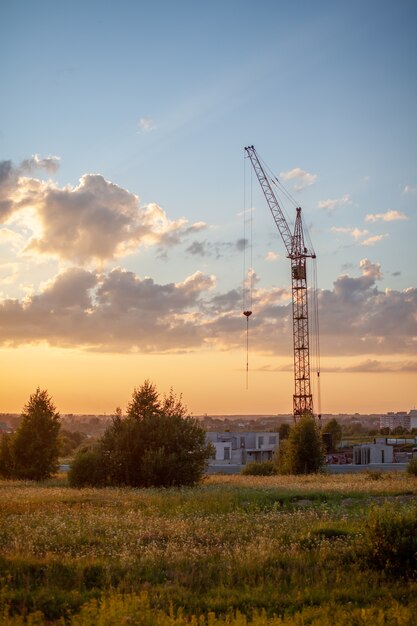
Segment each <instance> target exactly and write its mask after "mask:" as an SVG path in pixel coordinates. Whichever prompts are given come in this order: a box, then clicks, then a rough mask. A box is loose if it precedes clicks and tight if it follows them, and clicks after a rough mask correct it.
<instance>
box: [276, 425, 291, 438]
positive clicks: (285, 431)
mask: <svg viewBox="0 0 417 626" xmlns="http://www.w3.org/2000/svg"><path fill="white" fill-rule="evenodd" d="M278 432H279V440H280V441H284V439H288V437H289V434H290V425H289V424H287V422H284V423H283V424H281V426H280V427H279V430H278Z"/></svg>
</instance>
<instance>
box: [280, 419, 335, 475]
mask: <svg viewBox="0 0 417 626" xmlns="http://www.w3.org/2000/svg"><path fill="white" fill-rule="evenodd" d="M323 458H324V449H323V442H322V438H321V433H320V430H319V428H318V426H317V424H316V422H315V420H314V418H313V417H311V416H310V415H304V416H302V417H301V418H300V420H299V421H298V422H297V424H295V425H294V426H293V427H292V428H291V430H290V434H289V437H288V439H287V440H285V441H284V442H282V444H280V448H279V453H278V467H279V471H280V473H281V474H312V473H315V472H318V470H319V469H320V467H321V466H322V465H323Z"/></svg>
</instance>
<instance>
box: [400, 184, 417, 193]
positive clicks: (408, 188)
mask: <svg viewBox="0 0 417 626" xmlns="http://www.w3.org/2000/svg"><path fill="white" fill-rule="evenodd" d="M403 193H417V187H413V186H412V185H406V186H405V187H404V189H403Z"/></svg>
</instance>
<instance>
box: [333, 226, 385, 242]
mask: <svg viewBox="0 0 417 626" xmlns="http://www.w3.org/2000/svg"><path fill="white" fill-rule="evenodd" d="M330 230H331V231H332V233H343V234H346V235H350V236H351V237H353V239H355V240H356V241H357V242H358V243H360V244H361V245H362V246H373V245H375V244H376V243H378V241H381V240H382V239H385V238H386V237H388V235H387V234H385V235H372V236H371V237H367V235H369V231H367V230H366V229H364V230H361V229H360V228H356V227H355V228H350V227H344V226H332V228H331V229H330ZM364 237H367V238H366V239H364Z"/></svg>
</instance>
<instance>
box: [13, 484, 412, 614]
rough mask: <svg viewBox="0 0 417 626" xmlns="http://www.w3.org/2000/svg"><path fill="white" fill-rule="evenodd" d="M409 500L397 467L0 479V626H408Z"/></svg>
mask: <svg viewBox="0 0 417 626" xmlns="http://www.w3.org/2000/svg"><path fill="white" fill-rule="evenodd" d="M416 496H417V478H416V477H413V476H410V475H408V474H405V473H404V474H401V473H393V474H378V473H375V472H365V473H363V474H356V475H333V476H329V475H318V476H301V477H288V476H286V477H282V476H271V477H248V476H212V477H209V478H206V479H205V480H204V482H203V483H202V484H201V485H200V486H198V487H195V488H188V489H130V488H125V489H110V488H106V489H92V488H90V489H81V490H77V489H72V488H70V487H68V485H67V483H66V478H65V476H58V477H57V478H56V479H53V480H50V481H47V482H44V483H41V484H36V483H30V482H12V481H0V624H10V625H11V626H17V625H18V624H23V623H28V624H32V625H34V624H44V623H48V624H71V625H80V626H81V625H85V626H87V625H93V624H102V625H103V626H105V625H110V624H115V625H116V624H146V625H148V626H151V625H152V624H155V625H158V626H159V625H160V626H163V625H167V624H170V625H172V626H181V625H186V624H195V626H204V625H207V626H218V625H223V624H225V625H226V624H228V625H229V626H244V625H246V624H247V625H253V626H256V625H259V626H263V625H265V626H266V625H269V626H275V625H276V626H278V625H279V624H282V625H290V624H300V625H301V624H317V625H318V624H320V625H323V626H326V625H327V624H329V625H330V624H342V625H343V624H346V625H347V624H349V625H355V624H367V625H369V624H376V625H379V624H381V625H382V624H383V625H396V626H405V625H408V624H412V623H415V615H416V614H417V593H416V591H417V586H416V571H415V563H416V555H415V554H410V546H411V551H413V550H414V551H415V549H417V547H416V543H415V533H414V535H413V529H415V528H416V523H417V497H416ZM381 529H382V532H381ZM407 532H408V533H409V535H407ZM378 533H379V534H378ZM384 533H385V534H384ZM410 533H411V534H410ZM413 546H414V547H413Z"/></svg>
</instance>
